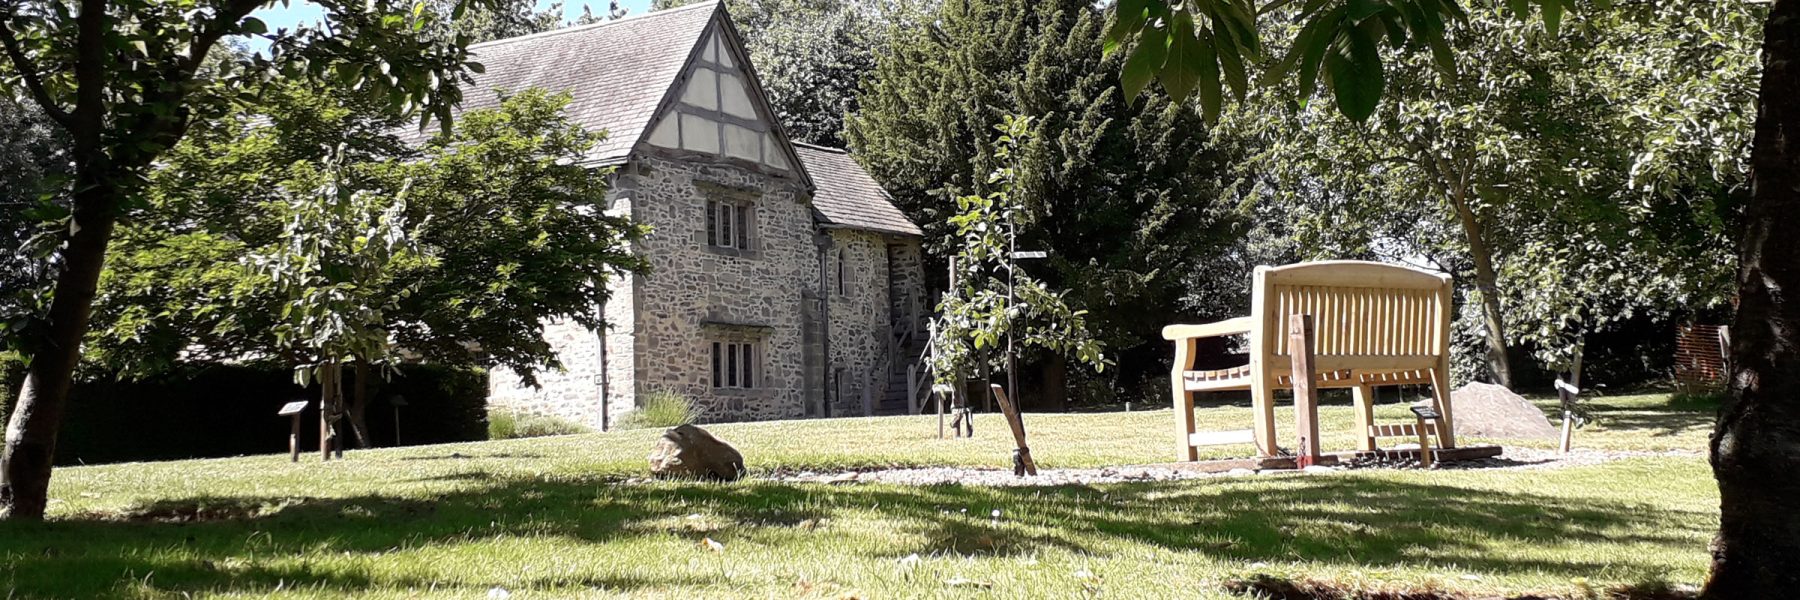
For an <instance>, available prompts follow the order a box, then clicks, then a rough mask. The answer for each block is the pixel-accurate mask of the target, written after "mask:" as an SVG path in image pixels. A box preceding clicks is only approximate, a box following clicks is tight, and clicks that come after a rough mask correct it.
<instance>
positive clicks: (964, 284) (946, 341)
mask: <svg viewBox="0 0 1800 600" xmlns="http://www.w3.org/2000/svg"><path fill="white" fill-rule="evenodd" d="M1031 127H1032V120H1031V119H1028V118H1014V117H1010V116H1009V117H1007V118H1006V119H1005V121H1004V122H1003V123H1002V124H1001V125H999V126H996V127H995V128H996V129H998V130H999V131H1000V132H1001V135H1000V137H999V138H998V141H997V142H996V148H995V150H994V157H995V158H997V159H1000V160H1002V161H1006V166H1002V167H1001V168H1000V169H998V170H996V171H994V173H993V174H992V175H991V176H990V177H989V180H990V181H991V182H993V183H995V184H997V185H998V186H999V187H998V189H997V190H996V191H994V192H992V193H989V194H988V195H986V196H975V195H971V196H963V197H961V198H958V199H957V205H958V206H959V207H961V209H962V212H961V213H960V214H958V215H956V216H955V217H951V219H950V224H951V225H952V226H954V227H956V230H957V234H958V235H959V236H960V237H961V238H962V247H961V248H960V249H959V250H958V251H957V253H956V255H955V258H954V259H953V262H954V264H955V265H956V269H957V276H956V282H955V285H953V286H952V287H951V289H950V290H949V291H947V292H945V293H944V298H943V301H942V302H941V303H939V304H938V317H937V318H936V319H935V320H934V322H933V329H932V337H931V344H932V347H931V363H932V364H931V369H932V372H933V373H935V374H936V375H937V379H938V381H939V382H940V383H950V382H954V381H956V380H957V379H958V377H959V375H961V374H967V373H971V372H973V371H974V369H975V367H976V366H977V365H978V364H979V363H980V361H983V360H987V361H990V363H991V364H992V365H994V366H999V367H1001V368H1004V361H1003V360H1001V359H1000V357H999V354H1000V352H999V351H1000V348H1001V347H1002V345H1003V344H1005V343H1006V342H1005V340H1007V339H1008V338H1009V337H1010V338H1011V339H1012V340H1013V342H1014V343H1015V344H1017V345H1018V347H1019V348H1020V349H1021V350H1024V349H1040V350H1044V351H1048V352H1051V353H1053V354H1058V355H1063V356H1072V357H1074V358H1075V359H1076V360H1078V361H1081V362H1083V363H1086V364H1088V365H1089V366H1091V367H1093V368H1094V370H1096V371H1100V370H1104V369H1105V368H1106V365H1107V360H1106V358H1105V357H1104V356H1103V355H1102V346H1101V343H1100V342H1099V341H1098V340H1096V339H1094V337H1093V335H1092V334H1090V333H1089V332H1088V324H1087V319H1086V314H1087V313H1086V311H1082V310H1076V309H1073V308H1070V307H1069V304H1068V302H1067V301H1066V299H1065V298H1064V296H1065V294H1064V293H1063V292H1057V291H1053V290H1051V289H1049V288H1048V287H1046V286H1045V285H1044V284H1043V283H1042V282H1040V281H1038V280H1037V279H1036V278H1034V277H1032V276H1030V275H1029V274H1027V273H1025V272H1024V271H1023V269H1021V268H1020V265H1019V263H1018V262H1017V261H1016V260H1015V259H1014V258H1013V257H1012V253H1013V252H1014V251H1015V250H1017V249H1018V246H1017V244H1016V243H1015V238H1016V234H1017V228H1018V220H1019V213H1020V207H1021V205H1022V204H1023V201H1022V199H1021V198H1020V196H1022V195H1023V193H1024V192H1023V190H1022V189H1021V187H1020V185H1019V180H1018V164H1019V163H1018V161H1019V160H1020V157H1019V155H1018V154H1017V150H1018V148H1019V147H1020V146H1021V145H1023V144H1024V143H1026V142H1028V141H1029V138H1030V132H1031Z"/></svg>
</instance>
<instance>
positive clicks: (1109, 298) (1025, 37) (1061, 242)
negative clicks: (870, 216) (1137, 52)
mask: <svg viewBox="0 0 1800 600" xmlns="http://www.w3.org/2000/svg"><path fill="white" fill-rule="evenodd" d="M920 20H921V21H922V22H924V23H929V25H921V26H918V27H911V28H906V29H897V30H896V31H895V32H894V33H893V35H894V38H893V40H892V42H891V44H892V45H891V48H890V51H889V52H888V53H886V54H883V55H880V56H879V57H878V60H877V63H876V68H875V71H874V73H872V74H871V75H870V76H869V79H868V80H867V82H866V83H865V86H864V93H863V95H862V97H861V100H860V102H861V109H860V110H859V111H858V112H857V113H856V114H854V115H852V116H851V118H850V119H849V121H848V123H847V124H846V127H847V130H846V137H847V138H848V140H849V142H850V146H851V147H852V148H854V149H855V151H856V155H857V157H858V159H859V160H861V161H862V163H863V164H864V166H866V167H867V168H868V169H869V171H870V172H871V173H872V174H873V175H874V176H875V178H876V180H878V181H880V182H881V183H882V184H883V186H884V187H885V188H886V189H887V190H888V191H889V192H890V193H892V194H893V197H894V199H895V201H896V203H897V204H898V205H899V206H900V207H901V209H902V210H904V211H905V212H906V214H907V215H908V216H910V217H912V218H913V220H914V221H915V222H917V223H919V224H920V225H921V227H923V228H924V229H925V244H926V249H927V251H928V254H929V255H930V256H931V257H932V262H931V263H930V264H928V266H927V270H926V273H927V275H928V276H930V277H932V278H934V279H936V280H937V281H936V283H935V285H937V286H941V285H943V284H944V281H943V280H942V279H941V278H942V277H943V275H941V274H942V273H945V272H946V269H945V268H943V262H942V261H943V257H946V256H949V255H950V254H953V253H955V252H957V251H958V250H959V248H960V246H961V244H962V241H963V238H962V236H961V234H960V233H958V232H957V231H956V230H955V227H954V226H953V225H951V224H950V219H951V218H952V217H953V216H955V215H957V214H959V213H960V212H961V210H962V209H961V207H960V206H958V203H957V199H958V198H960V197H963V196H971V195H977V196H980V195H986V194H987V193H988V192H991V191H993V189H994V185H993V184H990V183H989V182H988V180H987V176H988V174H989V173H992V172H993V171H995V170H996V169H998V168H999V167H1000V166H1001V165H1000V164H999V162H998V161H997V160H996V159H995V158H994V156H993V155H994V137H993V134H994V130H993V126H994V124H995V123H999V122H1001V121H1002V119H1003V118H1004V117H1005V116H1006V115H1024V116H1029V117H1032V118H1033V125H1032V130H1031V136H1030V137H1029V139H1028V140H1026V141H1025V142H1023V143H1022V144H1021V146H1020V147H1019V149H1018V152H1017V154H1018V159H1019V163H1020V164H1019V167H1018V169H1017V172H1016V176H1017V178H1018V183H1019V188H1020V190H1021V193H1019V194H1018V195H1016V196H1015V200H1016V201H1018V202H1020V203H1021V206H1020V213H1019V223H1020V229H1019V248H1020V249H1022V250H1045V251H1048V252H1049V253H1050V258H1049V259H1048V260H1044V261H1038V262H1034V263H1031V264H1030V265H1029V266H1027V270H1029V271H1031V272H1032V273H1033V274H1034V275H1036V276H1038V277H1040V278H1042V280H1043V281H1044V283H1045V284H1046V286H1048V287H1049V288H1052V289H1062V290H1067V297H1066V300H1067V302H1068V304H1069V305H1070V306H1073V307H1076V308H1079V309H1084V310H1087V311H1088V314H1087V320H1088V323H1089V325H1090V326H1091V331H1093V332H1094V333H1095V335H1097V336H1100V340H1099V341H1100V342H1102V343H1103V344H1104V345H1105V346H1106V347H1107V348H1108V349H1109V351H1110V352H1111V353H1112V354H1113V355H1114V356H1115V357H1117V360H1118V364H1119V367H1120V368H1119V369H1117V370H1111V369H1109V370H1108V372H1109V373H1110V375H1109V376H1110V377H1116V378H1117V380H1115V381H1109V382H1107V383H1108V386H1109V387H1111V388H1112V389H1114V390H1122V389H1131V388H1133V387H1135V382H1136V381H1138V380H1140V379H1147V378H1155V377H1166V376H1167V372H1166V364H1167V363H1166V362H1165V361H1167V360H1168V358H1167V357H1168V348H1167V347H1166V344H1164V343H1162V342H1161V341H1160V339H1159V337H1158V336H1157V331H1158V330H1159V329H1160V328H1161V327H1162V326H1163V325H1165V324H1167V323H1168V322H1169V321H1171V320H1177V319H1210V318H1214V317H1218V318H1223V317H1229V316H1233V315H1231V314H1228V313H1225V312H1222V311H1225V310H1230V309H1231V308H1233V307H1231V306H1229V305H1228V304H1226V303H1218V302H1216V299H1217V298H1221V296H1219V295H1216V294H1210V293H1208V294H1202V293H1200V292H1201V291H1202V290H1210V289H1215V288H1221V287H1225V288H1231V289H1237V290H1242V289H1244V287H1245V285H1246V283H1245V282H1246V281H1247V277H1248V273H1249V271H1248V270H1247V269H1244V270H1220V269H1213V268H1209V267H1211V266H1212V265H1213V264H1214V263H1215V262H1216V261H1217V259H1218V257H1220V256H1222V255H1224V254H1226V253H1227V252H1228V248H1229V247H1230V246H1231V244H1232V243H1233V241H1234V240H1235V239H1236V238H1237V237H1238V236H1239V235H1241V229H1240V228H1241V225H1240V223H1239V221H1238V220H1237V218H1236V210H1237V201H1236V196H1237V192H1236V191H1235V190H1234V188H1233V185H1234V180H1235V176H1234V174H1233V173H1232V172H1231V171H1230V165H1231V163H1232V161H1233V160H1234V159H1235V157H1236V156H1237V155H1238V154H1239V153H1240V150H1239V149H1238V148H1236V147H1235V146H1234V144H1233V143H1232V142H1231V141H1229V140H1225V139H1222V138H1219V137H1216V136H1213V135H1212V134H1211V132H1210V131H1209V129H1208V127H1207V126H1206V124H1205V123H1204V122H1203V121H1202V119H1201V117H1200V115H1198V114H1195V113H1194V112H1193V111H1190V110H1185V109H1182V108H1181V107H1179V106H1178V105H1174V104H1172V103H1170V102H1169V101H1168V100H1167V99H1165V98H1159V97H1150V98H1146V99H1145V100H1144V101H1142V102H1138V103H1136V104H1135V105H1134V104H1131V103H1128V102H1127V101H1126V98H1125V97H1124V96H1123V95H1122V94H1121V93H1120V92H1119V90H1118V86H1117V83H1116V81H1117V79H1116V77H1117V73H1118V67H1119V62H1120V60H1121V58H1119V57H1113V58H1106V57H1103V56H1102V52H1101V46H1102V43H1103V39H1102V36H1103V35H1104V33H1105V17H1104V14H1103V13H1102V12H1100V11H1099V10H1097V9H1095V8H1094V7H1093V6H1092V5H1091V3H1085V2H1078V1H1072V0H1058V1H1056V2H1028V1H1025V0H952V1H948V2H944V3H943V4H942V6H941V7H939V8H938V9H936V10H935V11H934V12H932V13H930V14H929V15H927V16H925V17H923V18H921V19H920ZM1146 315H1154V318H1146ZM1159 363H1161V364H1162V365H1164V366H1158V364H1159Z"/></svg>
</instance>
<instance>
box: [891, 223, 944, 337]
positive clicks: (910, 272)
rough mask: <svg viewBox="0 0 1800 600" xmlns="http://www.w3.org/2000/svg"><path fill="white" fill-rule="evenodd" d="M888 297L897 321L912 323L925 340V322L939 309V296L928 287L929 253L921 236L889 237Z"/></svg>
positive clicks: (902, 325)
mask: <svg viewBox="0 0 1800 600" xmlns="http://www.w3.org/2000/svg"><path fill="white" fill-rule="evenodd" d="M888 269H889V270H890V271H891V272H892V274H893V276H892V277H891V278H890V279H889V281H888V300H889V302H890V303H891V304H890V305H891V306H892V310H893V314H894V322H895V323H896V324H897V326H901V327H904V326H905V323H906V322H910V323H911V324H912V327H913V329H914V331H915V332H916V335H917V336H918V337H919V340H920V343H924V337H925V322H926V321H927V320H929V319H930V318H931V314H932V312H933V311H934V310H936V308H937V299H936V298H930V297H927V294H926V290H925V253H924V249H923V248H922V247H921V245H920V240H919V239H917V238H890V239H889V240H888Z"/></svg>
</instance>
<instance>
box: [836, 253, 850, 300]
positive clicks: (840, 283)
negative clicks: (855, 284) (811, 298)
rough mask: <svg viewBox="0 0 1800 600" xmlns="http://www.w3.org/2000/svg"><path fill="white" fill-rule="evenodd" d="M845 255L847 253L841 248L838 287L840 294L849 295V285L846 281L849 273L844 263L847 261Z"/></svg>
mask: <svg viewBox="0 0 1800 600" xmlns="http://www.w3.org/2000/svg"><path fill="white" fill-rule="evenodd" d="M845 256H846V253H845V252H844V251H843V250H842V249H839V250H838V252H837V289H838V295H839V296H847V295H849V285H847V284H845V283H844V278H845V276H846V275H848V273H847V272H846V269H845V265H844V263H845V262H847V261H845Z"/></svg>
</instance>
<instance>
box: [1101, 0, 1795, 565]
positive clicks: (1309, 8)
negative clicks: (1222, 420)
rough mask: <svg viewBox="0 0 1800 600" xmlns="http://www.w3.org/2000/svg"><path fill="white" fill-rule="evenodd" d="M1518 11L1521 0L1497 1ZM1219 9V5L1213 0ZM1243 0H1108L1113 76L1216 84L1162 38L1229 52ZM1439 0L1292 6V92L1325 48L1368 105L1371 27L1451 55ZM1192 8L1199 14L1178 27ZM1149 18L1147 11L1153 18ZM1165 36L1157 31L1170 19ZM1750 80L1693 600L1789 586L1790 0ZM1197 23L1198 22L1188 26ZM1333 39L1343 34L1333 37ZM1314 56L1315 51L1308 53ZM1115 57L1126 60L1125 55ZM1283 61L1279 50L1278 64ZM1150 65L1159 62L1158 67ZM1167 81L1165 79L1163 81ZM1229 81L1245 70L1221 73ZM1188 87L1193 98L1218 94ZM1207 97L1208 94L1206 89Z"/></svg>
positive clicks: (1207, 64)
mask: <svg viewBox="0 0 1800 600" xmlns="http://www.w3.org/2000/svg"><path fill="white" fill-rule="evenodd" d="M1511 4H1512V6H1513V9H1514V11H1515V12H1518V13H1524V12H1525V11H1526V10H1527V9H1528V8H1529V7H1530V6H1531V4H1532V2H1530V1H1522V2H1515V3H1511ZM1537 4H1539V5H1540V7H1541V11H1542V15H1543V19H1544V24H1545V26H1546V29H1547V30H1548V31H1550V32H1552V33H1554V32H1556V31H1557V28H1558V26H1559V25H1560V22H1561V18H1562V14H1563V12H1564V11H1565V10H1567V9H1568V8H1570V7H1571V6H1573V3H1572V2H1569V1H1568V0H1539V1H1538V2H1537ZM1221 7H1224V8H1221ZM1246 8H1250V6H1249V4H1248V2H1246V1H1244V0H1211V1H1203V2H1196V3H1183V4H1171V3H1168V2H1165V1H1164V0H1129V1H1127V0H1121V2H1119V3H1118V4H1117V11H1118V12H1117V23H1118V24H1119V25H1118V27H1116V28H1115V29H1114V32H1115V35H1114V36H1113V39H1114V40H1116V41H1118V42H1121V43H1123V42H1133V43H1135V46H1136V49H1135V50H1133V57H1134V58H1136V57H1137V56H1138V55H1143V56H1144V58H1139V59H1138V60H1137V61H1136V62H1137V63H1138V65H1137V67H1136V69H1135V70H1134V69H1133V68H1131V67H1127V69H1126V70H1125V78H1126V80H1127V82H1128V83H1129V82H1131V81H1134V80H1135V81H1138V82H1139V83H1138V84H1137V85H1136V87H1137V88H1138V89H1141V88H1142V86H1143V85H1144V84H1147V83H1148V81H1149V80H1150V79H1151V78H1161V79H1162V80H1163V81H1164V83H1165V88H1169V89H1170V91H1171V92H1172V93H1174V94H1175V95H1176V96H1177V97H1180V98H1185V97H1186V96H1187V95H1188V90H1191V89H1192V85H1191V84H1193V83H1194V82H1196V81H1197V82H1198V83H1197V84H1198V85H1199V86H1200V87H1201V88H1202V89H1203V90H1204V89H1207V88H1208V87H1210V88H1211V89H1212V90H1215V91H1216V90H1217V89H1218V87H1219V83H1218V79H1219V76H1218V73H1219V71H1218V69H1219V68H1220V66H1221V65H1222V64H1224V63H1222V62H1221V61H1220V60H1218V58H1217V57H1216V55H1210V54H1208V55H1204V56H1196V57H1194V58H1191V59H1190V58H1188V57H1187V55H1186V53H1185V52H1183V53H1180V54H1181V55H1182V58H1181V59H1180V60H1175V61H1170V60H1167V59H1168V58H1169V57H1172V56H1175V54H1176V53H1173V52H1170V51H1169V48H1170V42H1171V39H1173V40H1177V41H1179V42H1180V43H1181V44H1182V45H1183V46H1184V47H1186V46H1190V45H1191V46H1203V45H1205V44H1202V43H1201V42H1202V41H1207V40H1222V42H1221V43H1223V44H1225V45H1227V46H1230V47H1231V50H1242V49H1244V48H1255V47H1256V44H1257V43H1258V42H1257V37H1256V31H1255V29H1254V28H1253V27H1251V28H1243V27H1239V26H1236V25H1230V26H1229V27H1230V28H1231V29H1229V30H1227V33H1229V34H1230V35H1229V36H1227V37H1221V36H1217V35H1214V34H1215V33H1217V32H1219V31H1220V29H1219V25H1220V24H1221V22H1220V21H1218V20H1216V19H1214V17H1213V15H1217V14H1220V12H1221V11H1229V13H1230V14H1232V15H1233V18H1232V19H1231V21H1234V22H1237V23H1240V24H1241V23H1242V22H1245V21H1249V18H1248V15H1250V14H1255V13H1254V12H1253V11H1246V10H1244V9H1246ZM1459 13H1460V9H1458V8H1456V6H1455V5H1454V4H1450V3H1445V2H1442V1H1441V0H1355V1H1352V2H1347V3H1345V4H1342V5H1339V4H1336V3H1330V2H1313V3H1308V4H1306V5H1305V6H1304V7H1303V8H1302V9H1301V10H1300V18H1301V20H1302V21H1303V22H1305V23H1306V24H1307V25H1306V27H1307V28H1312V29H1314V30H1315V31H1318V32H1324V33H1321V34H1314V35H1307V34H1302V36H1301V41H1300V42H1298V43H1296V44H1295V47H1294V51H1292V52H1290V54H1289V57H1290V59H1291V58H1294V57H1300V60H1299V61H1298V62H1299V70H1298V71H1297V76H1298V77H1299V78H1301V80H1302V83H1303V84H1305V85H1303V86H1302V88H1303V89H1302V90H1301V91H1302V94H1301V96H1300V98H1301V99H1306V98H1310V96H1311V92H1312V89H1311V85H1310V84H1309V83H1307V82H1308V81H1311V80H1313V79H1315V78H1317V77H1318V75H1319V72H1320V67H1319V64H1320V59H1322V58H1323V57H1325V56H1326V55H1329V56H1330V57H1331V59H1330V61H1329V62H1328V63H1327V64H1328V65H1329V66H1328V67H1326V71H1325V72H1326V75H1327V77H1329V78H1330V79H1331V80H1332V87H1333V92H1334V94H1335V96H1336V97H1337V100H1338V105H1339V107H1340V110H1341V111H1342V112H1343V113H1344V114H1345V115H1346V116H1348V117H1350V118H1352V119H1353V120H1363V119H1366V118H1367V117H1368V116H1369V115H1370V114H1372V113H1373V111H1374V108H1375V105H1376V104H1377V103H1378V102H1379V100H1380V97H1381V95H1382V93H1383V91H1384V81H1383V77H1382V75H1381V74H1382V64H1381V58H1380V56H1379V54H1378V53H1377V52H1373V51H1371V50H1373V45H1374V42H1375V37H1376V36H1375V34H1380V33H1390V34H1397V35H1390V38H1389V39H1390V40H1392V41H1394V42H1398V43H1399V44H1405V43H1406V42H1407V40H1409V39H1410V40H1420V39H1423V40H1424V43H1423V44H1422V45H1423V46H1427V47H1430V48H1432V49H1433V50H1434V54H1437V55H1441V60H1442V61H1444V62H1449V61H1450V60H1452V58H1453V57H1452V53H1451V51H1450V50H1449V49H1448V48H1447V47H1445V46H1444V45H1443V44H1442V43H1440V40H1441V39H1442V32H1443V27H1442V25H1441V21H1442V20H1443V19H1442V16H1443V15H1446V14H1451V15H1455V14H1459ZM1196 15H1199V16H1200V18H1202V20H1203V21H1205V22H1206V26H1205V27H1203V28H1200V29H1192V23H1193V20H1194V19H1195V18H1196ZM1153 18H1154V20H1153ZM1171 29H1175V30H1176V31H1175V33H1176V35H1174V36H1173V38H1171V36H1170V30H1171ZM1762 31H1763V33H1762V46H1761V59H1762V82H1761V87H1760V90H1759V91H1758V94H1757V101H1756V102H1757V112H1756V125H1755V135H1754V138H1753V142H1752V144H1751V150H1750V165H1751V173H1750V187H1751V192H1750V199H1749V203H1748V204H1747V206H1746V207H1745V210H1744V218H1743V228H1742V233H1741V235H1740V236H1739V238H1738V244H1739V268H1738V277H1737V301H1738V310H1737V315H1736V317H1735V318H1734V321H1733V325H1732V346H1731V370H1732V373H1731V396H1730V398H1729V399H1728V400H1727V401H1726V403H1725V405H1724V407H1723V408H1722V409H1721V411H1720V414H1719V421H1718V425H1717V427H1716V429H1715V430H1714V432H1713V437H1712V444H1711V445H1712V448H1711V450H1712V452H1711V457H1712V465H1713V474H1714V476H1715V477H1716V478H1717V479H1718V481H1719V492H1720V497H1721V501H1720V513H1721V517H1720V523H1719V535H1718V537H1717V538H1716V539H1715V540H1714V542H1713V548H1712V554H1713V568H1712V575H1711V577H1710V578H1709V579H1708V581H1707V584H1706V588H1705V589H1704V590H1703V591H1702V596H1703V597H1707V598H1776V597H1782V596H1784V595H1787V594H1789V593H1790V592H1791V590H1793V589H1795V588H1796V587H1800V570H1795V569H1793V568H1792V566H1793V565H1794V564H1795V563H1796V562H1797V561H1800V515H1796V514H1795V512H1794V511H1792V510H1790V509H1789V504H1790V502H1791V499H1792V498H1794V497H1796V496H1797V495H1800V479H1796V478H1794V477H1791V474H1792V473H1794V472H1795V471H1796V470H1797V469H1800V427H1795V426H1794V424H1795V423H1800V299H1795V298H1792V297H1791V294H1784V293H1783V290H1792V289H1800V244H1795V243H1793V241H1792V240H1790V239H1786V238H1784V237H1782V232H1784V231H1786V230H1787V229H1788V228H1789V227H1788V226H1784V225H1782V223H1784V222H1786V220H1787V219H1792V218H1795V216H1797V215H1800V144H1796V143H1794V140H1800V2H1797V1H1795V0H1774V1H1773V2H1771V3H1770V5H1769V8H1768V16H1767V18H1766V19H1765V20H1764V21H1763V27H1762ZM1190 32H1204V33H1190ZM1340 39H1342V40H1343V41H1345V42H1347V43H1344V44H1339V43H1338V41H1339V40H1340ZM1315 57H1318V58H1315ZM1128 62H1129V61H1128ZM1293 63H1294V61H1292V60H1290V61H1284V65H1283V66H1282V67H1279V68H1278V70H1277V71H1276V73H1277V74H1278V75H1280V74H1284V73H1286V72H1287V69H1288V68H1290V67H1292V66H1293ZM1159 71H1162V73H1160V74H1159V73H1158V72H1159ZM1170 80H1175V81H1177V83H1176V84H1175V85H1174V86H1172V87H1171V86H1168V85H1167V84H1168V82H1169V81H1170ZM1233 86H1234V88H1237V89H1239V90H1242V89H1243V88H1245V87H1247V81H1243V80H1239V81H1237V82H1234V84H1233ZM1206 96H1207V95H1206V94H1203V95H1202V96H1201V100H1202V105H1203V106H1204V105H1209V104H1210V105H1214V106H1216V105H1218V104H1219V99H1218V98H1216V97H1215V98H1213V99H1212V100H1208V99H1207V97H1206ZM1214 96H1216V94H1214Z"/></svg>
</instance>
